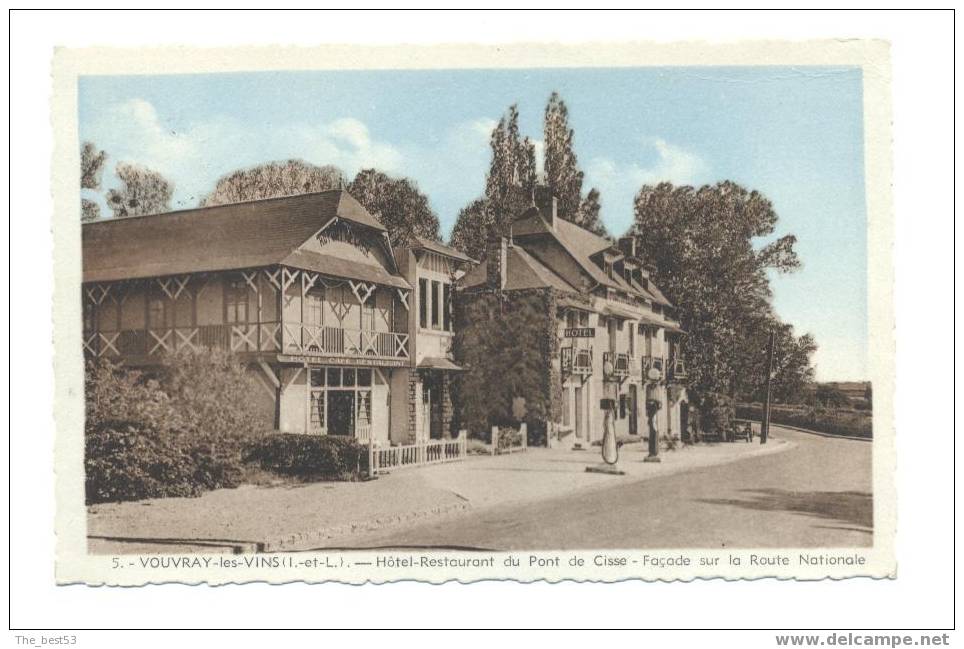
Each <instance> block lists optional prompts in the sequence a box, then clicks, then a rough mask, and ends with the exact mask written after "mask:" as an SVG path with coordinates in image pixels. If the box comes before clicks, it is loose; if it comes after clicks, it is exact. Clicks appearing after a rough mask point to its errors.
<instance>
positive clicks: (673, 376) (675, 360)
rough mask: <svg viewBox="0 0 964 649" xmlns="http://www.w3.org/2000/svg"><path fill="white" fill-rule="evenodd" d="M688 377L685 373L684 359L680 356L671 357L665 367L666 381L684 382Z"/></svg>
mask: <svg viewBox="0 0 964 649" xmlns="http://www.w3.org/2000/svg"><path fill="white" fill-rule="evenodd" d="M688 376H689V375H688V374H687V372H686V359H685V358H683V356H682V355H676V356H672V357H671V358H670V359H669V366H668V367H667V376H666V378H667V380H668V381H675V382H681V381H685V380H686V379H687V377H688Z"/></svg>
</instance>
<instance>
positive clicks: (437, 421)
mask: <svg viewBox="0 0 964 649" xmlns="http://www.w3.org/2000/svg"><path fill="white" fill-rule="evenodd" d="M439 378H440V377H439V376H438V375H437V374H435V373H434V372H433V373H431V374H429V373H426V375H425V379H424V380H423V383H422V417H423V419H422V421H423V425H424V427H425V428H424V430H425V431H427V432H428V436H429V438H430V439H442V381H440V380H439Z"/></svg>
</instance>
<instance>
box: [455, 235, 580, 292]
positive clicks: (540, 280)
mask: <svg viewBox="0 0 964 649" xmlns="http://www.w3.org/2000/svg"><path fill="white" fill-rule="evenodd" d="M505 275H506V277H505V288H506V290H510V291H511V290H519V289H526V288H554V289H558V290H560V291H564V292H566V293H576V292H577V291H576V289H575V288H573V287H572V285H571V284H569V283H568V282H567V281H566V280H564V279H563V278H562V277H560V276H559V275H558V274H556V273H555V272H554V271H552V270H551V269H549V267H548V266H546V265H545V264H543V263H542V262H540V261H539V260H538V259H536V258H535V257H533V256H532V255H530V254H529V253H528V252H526V251H525V250H524V249H523V248H521V247H520V246H510V247H508V248H507V249H506V273H505ZM487 277H488V264H487V263H486V262H482V263H481V264H479V265H478V266H476V267H475V268H473V269H472V270H470V271H469V272H468V273H466V275H465V277H463V278H462V282H461V284H462V287H463V288H473V287H476V286H480V285H483V284H485V283H486V278H487Z"/></svg>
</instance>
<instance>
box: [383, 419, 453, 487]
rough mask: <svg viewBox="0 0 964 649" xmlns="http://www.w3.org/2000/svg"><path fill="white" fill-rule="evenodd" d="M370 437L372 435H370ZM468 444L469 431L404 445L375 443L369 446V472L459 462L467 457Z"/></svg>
mask: <svg viewBox="0 0 964 649" xmlns="http://www.w3.org/2000/svg"><path fill="white" fill-rule="evenodd" d="M369 439H371V438H370V436H369ZM467 445H468V433H467V432H466V431H464V430H463V431H460V432H459V436H458V438H456V439H433V440H428V441H425V442H416V443H415V444H406V445H404V446H385V447H378V446H375V445H374V444H373V443H371V442H370V443H369V446H368V470H369V474H370V475H372V476H376V475H378V474H379V473H384V472H386V471H391V470H394V469H405V468H408V467H413V466H426V465H429V464H442V463H443V462H458V461H459V460H463V459H465V456H466V452H467Z"/></svg>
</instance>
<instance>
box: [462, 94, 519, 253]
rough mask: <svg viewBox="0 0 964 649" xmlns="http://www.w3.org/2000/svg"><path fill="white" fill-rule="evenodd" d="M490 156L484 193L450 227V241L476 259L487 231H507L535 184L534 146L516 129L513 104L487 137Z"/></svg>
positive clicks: (516, 115)
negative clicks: (451, 227) (451, 228)
mask: <svg viewBox="0 0 964 649" xmlns="http://www.w3.org/2000/svg"><path fill="white" fill-rule="evenodd" d="M489 146H490V148H491V149H492V160H491V162H490V163H489V172H488V173H487V174H486V177H485V195H484V196H483V197H482V198H481V199H476V200H475V201H473V202H472V203H471V204H469V205H468V206H467V207H465V208H464V209H463V210H462V211H461V212H460V213H459V218H458V220H457V221H456V222H455V227H454V228H453V230H452V245H453V246H455V247H456V248H459V249H460V250H461V251H462V252H464V253H465V254H467V255H469V256H470V257H473V258H475V259H480V260H481V259H484V258H485V242H486V239H487V238H488V236H489V234H490V231H493V230H494V232H496V233H503V234H507V233H508V231H509V225H510V224H511V223H512V221H513V220H514V219H515V218H517V217H518V216H519V215H520V214H521V213H522V212H523V211H525V210H526V208H528V207H529V206H530V205H531V204H532V194H533V190H534V189H535V184H536V150H535V145H534V144H532V142H531V141H530V140H529V138H527V137H526V138H523V137H522V136H521V134H520V133H519V110H518V108H517V107H516V105H515V104H513V105H512V106H510V107H509V110H508V111H507V112H506V114H505V115H503V116H502V118H501V119H500V120H499V123H498V124H497V125H496V127H495V128H494V129H493V130H492V135H491V137H490V138H489Z"/></svg>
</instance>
